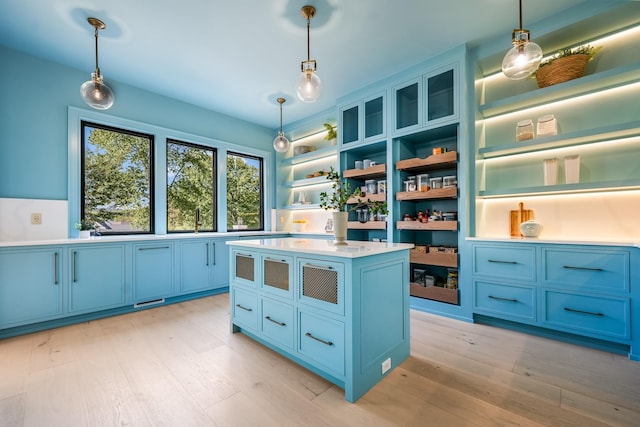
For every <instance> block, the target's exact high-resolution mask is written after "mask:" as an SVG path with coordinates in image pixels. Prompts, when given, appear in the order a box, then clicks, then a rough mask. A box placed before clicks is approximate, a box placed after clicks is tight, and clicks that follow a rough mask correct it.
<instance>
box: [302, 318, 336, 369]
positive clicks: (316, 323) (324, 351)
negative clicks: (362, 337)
mask: <svg viewBox="0 0 640 427" xmlns="http://www.w3.org/2000/svg"><path fill="white" fill-rule="evenodd" d="M299 316H300V323H299V325H300V326H299V328H298V352H299V353H300V355H301V357H302V358H303V359H307V360H308V361H309V362H311V363H312V364H314V365H316V366H318V367H320V368H321V369H323V370H325V371H327V372H329V373H330V374H332V375H336V376H339V377H343V376H344V374H345V366H344V365H345V363H344V361H345V347H344V323H343V322H340V321H337V320H334V319H330V318H327V317H326V316H322V315H318V314H315V313H314V312H312V311H307V310H300V311H299Z"/></svg>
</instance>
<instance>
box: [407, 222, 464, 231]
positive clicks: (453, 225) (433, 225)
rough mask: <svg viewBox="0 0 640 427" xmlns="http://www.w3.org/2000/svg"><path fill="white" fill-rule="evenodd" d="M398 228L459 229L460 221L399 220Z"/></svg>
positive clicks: (426, 229)
mask: <svg viewBox="0 0 640 427" xmlns="http://www.w3.org/2000/svg"><path fill="white" fill-rule="evenodd" d="M396 228H397V229H398V230H425V231H436V230H445V231H458V221H429V222H418V221H397V222H396Z"/></svg>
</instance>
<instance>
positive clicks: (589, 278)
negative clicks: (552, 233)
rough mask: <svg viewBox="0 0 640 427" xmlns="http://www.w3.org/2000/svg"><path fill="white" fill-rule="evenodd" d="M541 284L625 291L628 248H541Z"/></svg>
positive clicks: (608, 291) (603, 290) (627, 275)
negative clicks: (542, 262) (542, 266)
mask: <svg viewBox="0 0 640 427" xmlns="http://www.w3.org/2000/svg"><path fill="white" fill-rule="evenodd" d="M542 257H543V259H544V270H543V282H544V284H545V285H549V286H558V287H567V288H571V289H580V290H584V291H587V292H605V293H611V292H616V293H619V292H625V293H628V292H629V251H625V250H618V251H613V250H601V249H568V248H564V249H555V248H543V249H542Z"/></svg>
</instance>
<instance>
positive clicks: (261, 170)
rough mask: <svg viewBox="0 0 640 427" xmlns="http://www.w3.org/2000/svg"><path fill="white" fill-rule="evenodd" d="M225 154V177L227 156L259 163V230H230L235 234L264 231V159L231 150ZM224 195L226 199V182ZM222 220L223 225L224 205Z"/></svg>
mask: <svg viewBox="0 0 640 427" xmlns="http://www.w3.org/2000/svg"><path fill="white" fill-rule="evenodd" d="M225 154H226V155H225V170H224V172H225V176H226V173H227V166H228V165H227V161H226V159H227V158H228V157H229V156H237V157H247V158H251V159H255V160H259V161H260V202H259V204H260V215H259V217H260V227H259V228H251V229H249V228H247V229H244V230H232V231H234V232H235V231H237V232H241V233H242V232H244V233H246V232H251V231H265V222H266V221H265V217H266V215H267V214H266V209H265V184H264V181H265V159H264V158H263V157H261V156H256V155H251V154H244V153H240V152H237V151H232V150H227V152H226V153H225ZM224 194H225V197H226V195H227V184H226V182H225V188H224ZM224 218H225V224H226V223H227V210H226V205H225V215H224Z"/></svg>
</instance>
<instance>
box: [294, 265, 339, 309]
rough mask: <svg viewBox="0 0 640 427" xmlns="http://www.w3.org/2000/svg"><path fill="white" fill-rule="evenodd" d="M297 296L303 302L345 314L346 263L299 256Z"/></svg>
mask: <svg viewBox="0 0 640 427" xmlns="http://www.w3.org/2000/svg"><path fill="white" fill-rule="evenodd" d="M297 270H298V289H297V298H298V300H299V301H300V303H302V304H306V305H309V306H311V307H314V308H318V309H322V310H326V311H329V312H331V313H335V314H339V315H343V316H344V264H343V263H340V262H334V261H327V260H320V259H312V258H298V267H297Z"/></svg>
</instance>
